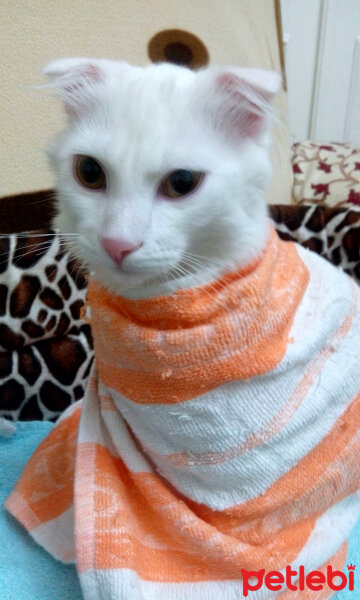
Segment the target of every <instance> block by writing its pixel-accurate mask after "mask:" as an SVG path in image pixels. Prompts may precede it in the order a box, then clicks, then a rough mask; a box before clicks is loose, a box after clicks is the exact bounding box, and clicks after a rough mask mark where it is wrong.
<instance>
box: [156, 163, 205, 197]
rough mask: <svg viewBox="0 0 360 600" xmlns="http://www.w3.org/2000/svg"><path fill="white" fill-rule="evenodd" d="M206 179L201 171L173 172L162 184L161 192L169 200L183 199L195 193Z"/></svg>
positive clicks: (181, 170) (182, 170) (183, 170)
mask: <svg viewBox="0 0 360 600" xmlns="http://www.w3.org/2000/svg"><path fill="white" fill-rule="evenodd" d="M203 177H204V174H203V173H200V172H199V171H190V170H189V171H188V170H186V169H179V170H177V171H173V172H172V173H170V175H168V176H167V177H166V179H164V180H163V181H162V182H161V186H160V192H161V194H162V195H163V196H166V197H167V198H181V197H182V196H187V194H190V193H191V192H193V191H194V190H195V189H196V188H197V187H198V186H199V185H200V183H201V181H202V179H203Z"/></svg>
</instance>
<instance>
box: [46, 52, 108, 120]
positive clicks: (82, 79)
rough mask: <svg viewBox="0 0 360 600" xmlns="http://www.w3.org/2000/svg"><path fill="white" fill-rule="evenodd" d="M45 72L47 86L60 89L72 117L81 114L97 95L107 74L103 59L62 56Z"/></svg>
mask: <svg viewBox="0 0 360 600" xmlns="http://www.w3.org/2000/svg"><path fill="white" fill-rule="evenodd" d="M44 74H45V75H47V76H48V77H49V79H50V83H49V85H48V86H46V87H50V88H52V89H55V90H57V91H58V93H59V95H60V97H61V99H62V100H63V102H64V105H65V110H66V112H67V113H68V115H69V116H70V117H71V118H73V117H74V118H75V117H77V116H79V115H80V114H81V113H82V112H83V111H84V110H85V109H86V108H87V107H88V106H89V104H90V103H91V102H92V101H93V99H94V98H95V97H96V95H97V93H98V92H99V89H100V88H101V84H102V83H103V81H104V78H105V74H104V69H103V67H102V65H101V61H96V60H92V59H86V58H61V59H58V60H54V61H52V62H51V63H49V64H48V65H47V66H46V67H45V69H44Z"/></svg>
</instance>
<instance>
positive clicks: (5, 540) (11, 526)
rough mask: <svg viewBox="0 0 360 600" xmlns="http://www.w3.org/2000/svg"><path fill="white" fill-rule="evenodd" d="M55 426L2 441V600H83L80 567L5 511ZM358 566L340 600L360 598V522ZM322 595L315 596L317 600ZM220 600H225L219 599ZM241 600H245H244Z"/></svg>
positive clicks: (355, 549) (23, 428)
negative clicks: (47, 548)
mask: <svg viewBox="0 0 360 600" xmlns="http://www.w3.org/2000/svg"><path fill="white" fill-rule="evenodd" d="M52 427H53V425H52V424H51V423H46V422H40V421H33V422H29V423H17V425H16V432H14V433H13V434H11V432H9V434H8V435H0V598H1V600H81V599H82V595H81V590H80V585H79V581H78V578H77V575H76V570H75V567H74V566H72V565H63V564H62V563H60V562H59V561H57V560H55V559H54V558H52V556H50V555H49V554H48V553H47V552H45V550H43V549H42V548H40V547H39V546H38V545H37V544H36V543H35V542H34V541H33V539H32V538H31V537H30V536H29V535H28V534H27V533H26V531H25V530H24V529H23V527H22V526H21V525H19V524H18V523H17V522H16V521H15V520H14V519H13V518H12V517H11V516H10V515H9V514H8V513H7V512H6V511H5V510H4V508H3V503H4V500H5V499H6V498H7V496H8V495H9V493H10V491H11V490H12V488H13V486H14V484H15V482H16V480H17V479H18V478H19V476H20V474H21V471H22V469H23V468H24V466H25V463H26V461H27V459H28V458H29V457H30V455H31V454H32V453H33V451H34V450H35V448H36V447H37V446H38V445H39V444H40V442H41V441H42V440H43V439H44V437H45V436H46V435H47V434H48V433H49V432H50V431H51V429H52ZM350 562H352V563H353V564H356V565H357V566H356V570H355V590H354V591H353V592H350V591H349V590H347V589H345V590H343V591H341V592H339V593H338V594H337V595H336V600H358V599H359V598H360V577H359V572H360V522H359V523H358V524H357V526H356V528H355V529H354V531H353V533H352V536H351V538H350V542H349V554H348V564H349V563H350ZM316 594H317V592H314V600H316ZM219 600H221V599H220V598H219ZM239 600H240V598H239Z"/></svg>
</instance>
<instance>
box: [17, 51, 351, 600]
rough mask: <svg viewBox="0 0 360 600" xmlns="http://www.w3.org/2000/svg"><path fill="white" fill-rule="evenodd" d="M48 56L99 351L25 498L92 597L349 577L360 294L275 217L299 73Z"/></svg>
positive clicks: (204, 597) (62, 198)
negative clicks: (271, 189)
mask: <svg viewBox="0 0 360 600" xmlns="http://www.w3.org/2000/svg"><path fill="white" fill-rule="evenodd" d="M46 72H47V74H48V75H49V76H50V77H51V79H52V82H51V84H50V86H51V87H53V88H56V89H57V90H58V91H59V93H60V95H61V96H62V98H63V100H64V102H65V107H66V110H67V113H68V117H69V126H68V128H67V130H66V131H65V132H64V133H63V134H61V135H60V136H59V137H58V138H57V139H56V140H55V142H54V143H53V146H52V149H51V157H52V161H53V164H54V167H55V169H56V173H57V187H58V192H59V214H58V216H57V217H56V220H55V224H56V225H57V226H58V227H59V228H60V229H61V230H62V231H63V232H64V234H65V235H66V234H68V236H69V239H70V240H75V241H74V242H72V243H73V244H74V248H75V250H74V251H75V252H76V253H79V255H80V256H81V257H82V259H83V260H84V261H85V262H86V263H87V264H88V265H89V266H90V269H91V270H92V271H93V275H92V277H91V279H90V284H89V288H88V302H89V306H90V313H91V325H92V332H93V337H94V348H95V366H94V369H93V372H92V375H91V376H90V378H89V383H88V387H87V391H86V394H85V397H84V400H83V401H80V402H79V403H76V404H75V405H74V406H72V407H70V408H69V409H68V410H67V411H66V412H65V414H64V415H63V416H62V417H61V419H60V421H59V422H58V424H57V425H56V427H55V428H54V430H53V431H52V432H51V433H50V435H49V436H48V438H47V439H46V440H45V442H44V444H43V445H42V446H40V447H39V449H38V450H37V451H36V452H35V454H34V456H33V457H32V459H31V461H30V462H29V464H28V466H27V467H26V470H25V472H24V474H23V475H22V477H21V479H20V481H19V483H18V485H17V487H16V489H15V491H14V492H13V494H12V495H11V496H10V498H9V499H8V501H7V508H8V510H10V512H11V513H12V514H13V515H14V516H16V517H17V518H18V519H19V520H20V521H21V522H22V523H23V524H24V526H25V527H26V528H27V529H28V530H29V531H30V532H31V533H32V535H33V536H34V538H35V539H36V540H37V541H38V542H39V543H40V544H41V545H43V546H44V547H45V548H46V549H47V550H48V551H49V552H51V554H53V555H54V556H55V557H57V558H59V559H61V560H63V561H65V562H76V566H77V569H78V573H79V577H80V582H81V586H82V591H83V595H84V598H85V600H94V599H96V600H100V599H101V600H153V599H154V598H159V599H160V598H162V599H166V600H209V599H210V598H212V599H216V600H217V599H219V600H234V599H238V598H241V597H243V596H247V594H248V592H249V591H250V592H251V591H254V592H256V594H255V596H254V595H252V596H251V597H253V598H254V597H255V598H256V599H257V600H265V599H266V600H267V599H269V598H277V597H278V596H280V595H281V596H282V592H283V591H284V589H285V590H286V587H288V589H290V590H294V589H297V590H298V592H299V593H298V594H297V595H296V597H298V598H304V597H305V598H307V597H308V595H307V590H306V589H305V593H304V594H303V593H302V592H303V590H304V571H305V572H306V573H308V572H309V571H312V570H313V569H319V571H317V574H316V586H317V587H312V588H311V589H312V590H314V589H315V590H316V591H319V592H320V591H321V592H323V593H324V595H323V593H322V594H321V597H325V595H326V597H327V598H328V597H330V596H331V594H332V592H333V591H334V590H335V589H340V588H339V587H338V588H336V586H335V587H334V585H335V584H334V582H333V576H334V577H335V575H334V571H339V570H342V571H345V569H344V563H345V560H346V540H347V539H348V538H349V535H350V532H351V530H352V528H353V527H354V525H355V524H356V522H357V520H358V518H359V515H360V493H359V490H360V436H359V421H360V375H359V367H358V355H359V340H360V294H359V289H358V288H357V286H356V284H355V283H354V282H353V281H352V280H351V279H350V278H349V277H348V276H346V275H345V274H344V273H342V272H340V271H338V270H337V269H335V268H334V267H333V266H332V265H330V264H329V263H328V262H326V261H324V260H323V259H321V258H320V257H319V256H317V255H316V254H315V253H311V252H309V251H307V250H305V249H304V248H302V247H299V246H296V245H295V244H293V243H286V242H281V241H280V240H279V238H278V237H277V235H276V233H275V231H274V230H273V228H272V227H271V225H270V222H269V220H268V218H267V215H266V206H265V200H264V196H263V190H264V188H265V186H266V185H267V183H268V181H269V178H270V175H271V167H270V162H269V158H268V145H269V126H270V122H271V113H272V111H271V99H272V97H273V95H274V94H275V93H276V91H277V89H278V87H279V77H278V76H277V75H275V74H273V73H268V72H264V71H259V70H251V69H231V68H229V69H226V68H225V69H208V70H206V71H201V72H198V73H193V72H191V71H188V70H186V69H183V68H180V67H175V66H170V65H159V66H149V67H146V68H141V67H130V66H129V65H127V64H125V63H116V62H111V61H102V60H99V61H98V60H96V61H93V60H87V59H81V60H79V59H74V60H72V59H71V60H60V61H56V62H54V63H52V64H50V65H49V67H48V68H47V71H46ZM348 561H349V562H355V557H351V556H350V557H349V559H348ZM328 565H330V567H329V568H328ZM274 569H276V570H277V572H276V574H275V577H276V581H275V583H274V579H273V577H274ZM289 569H290V575H291V577H293V579H292V580H290V582H289V580H288V574H289V573H288V571H289ZM301 570H302V571H301ZM265 572H266V573H267V575H266V576H265ZM269 572H270V573H269ZM301 572H302V575H301V574H300V573H301ZM345 572H346V574H347V571H345ZM285 575H286V578H285ZM291 577H290V579H291ZM311 577H312V576H311ZM352 577H353V574H352ZM344 578H345V580H346V582H347V577H346V575H345V574H343V575H342V582H344ZM311 581H312V583H311V585H313V580H311ZM349 581H350V574H349ZM306 582H308V579H307V578H306ZM352 582H353V579H352ZM306 585H308V584H307V583H306ZM344 585H345V584H344ZM349 585H350V584H349ZM297 586H298V587H297ZM301 586H303V588H302V589H301ZM308 587H309V586H308ZM290 595H291V593H290ZM285 596H286V598H287V597H288V595H287V594H286V592H285ZM285 596H284V597H285Z"/></svg>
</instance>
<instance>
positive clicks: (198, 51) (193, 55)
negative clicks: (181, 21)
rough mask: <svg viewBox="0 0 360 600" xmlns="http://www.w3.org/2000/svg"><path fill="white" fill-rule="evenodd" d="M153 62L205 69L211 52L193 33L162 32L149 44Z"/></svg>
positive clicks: (176, 30)
mask: <svg viewBox="0 0 360 600" xmlns="http://www.w3.org/2000/svg"><path fill="white" fill-rule="evenodd" d="M148 54H149V57H150V60H152V62H154V63H157V62H169V63H174V64H175V65H180V66H182V67H188V68H189V69H199V68H200V67H205V66H206V65H207V64H208V62H209V52H208V50H207V48H206V46H205V44H204V43H203V42H202V41H201V40H200V39H199V38H198V37H196V35H194V34H193V33H189V32H188V31H181V30H180V29H166V30H164V31H160V32H159V33H157V34H156V35H154V37H153V38H151V40H150V42H149V44H148Z"/></svg>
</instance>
